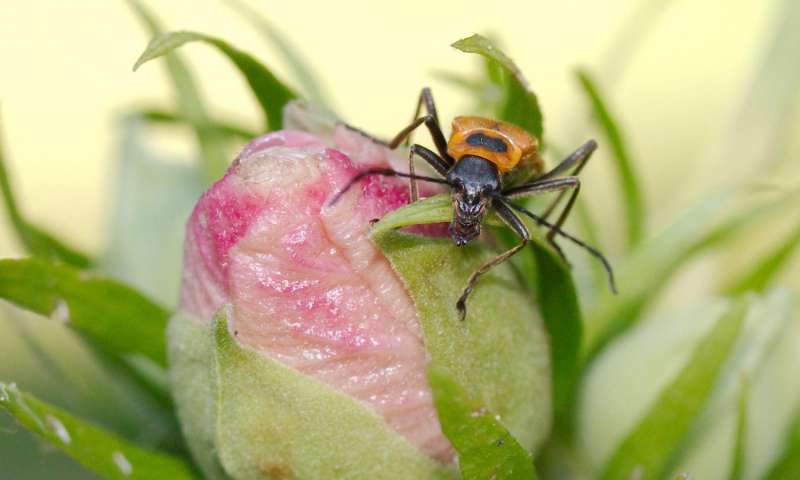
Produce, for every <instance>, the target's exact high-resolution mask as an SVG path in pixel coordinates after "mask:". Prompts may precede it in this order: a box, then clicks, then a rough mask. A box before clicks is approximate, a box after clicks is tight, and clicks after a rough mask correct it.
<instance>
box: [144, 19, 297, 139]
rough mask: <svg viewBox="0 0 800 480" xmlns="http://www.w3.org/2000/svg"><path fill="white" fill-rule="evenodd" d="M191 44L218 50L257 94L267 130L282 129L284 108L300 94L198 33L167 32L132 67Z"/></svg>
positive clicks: (242, 54) (224, 44)
mask: <svg viewBox="0 0 800 480" xmlns="http://www.w3.org/2000/svg"><path fill="white" fill-rule="evenodd" d="M189 42H204V43H207V44H208V45H212V46H214V47H216V48H217V49H218V50H219V51H220V52H222V53H223V54H224V55H225V56H227V57H228V59H229V60H230V61H231V62H233V64H234V65H236V67H237V68H238V69H239V71H240V72H241V73H242V75H243V76H244V78H245V80H247V83H248V84H249V85H250V88H251V89H252V91H253V95H255V97H256V100H257V101H258V103H259V105H261V110H262V112H263V114H264V117H265V122H264V123H265V125H266V130H267V131H273V130H279V129H280V128H281V126H282V125H283V107H284V105H286V104H287V103H288V102H289V101H290V100H292V99H294V98H297V95H295V93H294V92H293V91H292V90H290V89H289V87H287V86H286V85H284V84H283V83H282V82H281V81H280V80H278V79H277V78H276V77H275V75H273V74H272V72H270V71H269V70H268V69H267V68H266V67H265V66H264V65H262V64H261V63H259V62H258V60H256V59H255V58H253V57H252V56H250V55H249V54H247V53H245V52H243V51H241V50H239V49H237V48H235V47H233V46H231V45H230V44H229V43H227V42H225V41H223V40H220V39H218V38H215V37H212V36H209V35H204V34H202V33H196V32H168V33H164V34H161V35H158V36H156V37H155V38H153V39H152V40H151V41H150V44H149V45H148V46H147V49H145V51H144V52H143V53H142V55H141V56H140V57H139V59H138V60H137V61H136V63H135V64H134V66H133V69H134V70H136V69H137V68H139V67H140V66H141V65H142V64H144V63H147V62H149V61H150V60H153V59H155V58H158V57H161V56H163V55H166V54H168V53H170V52H172V51H173V50H175V49H176V48H178V47H180V46H182V45H184V44H186V43H189Z"/></svg>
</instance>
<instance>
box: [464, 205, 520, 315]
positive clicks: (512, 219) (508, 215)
mask: <svg viewBox="0 0 800 480" xmlns="http://www.w3.org/2000/svg"><path fill="white" fill-rule="evenodd" d="M492 207H493V208H494V209H495V211H496V212H497V215H499V216H500V218H501V219H502V220H503V221H504V222H505V223H506V224H507V225H508V226H509V227H511V229H512V230H514V232H515V233H516V234H517V235H519V237H520V238H521V239H522V242H520V243H519V244H518V245H516V246H514V247H512V248H510V249H509V250H506V251H505V252H503V253H501V254H500V255H498V256H496V257H494V258H493V259H491V260H489V261H488V262H486V263H484V264H483V265H481V266H480V267H478V269H477V270H475V271H474V272H472V275H470V276H469V280H468V281H467V287H466V288H465V289H464V292H463V293H462V294H461V296H460V297H459V298H458V301H457V302H456V309H457V310H458V313H459V316H460V319H461V320H464V318H466V316H467V305H466V302H467V298H468V297H469V295H470V294H471V293H472V290H473V289H474V288H475V284H477V283H478V280H480V278H481V276H482V275H483V274H484V273H486V272H488V271H489V270H491V269H492V268H494V267H495V266H497V265H499V264H501V263H503V262H505V261H506V260H508V259H509V258H511V257H512V256H513V255H514V254H515V253H517V252H519V251H520V250H522V249H523V248H525V246H526V245H527V244H528V241H529V240H530V238H531V237H530V233H529V232H528V229H527V227H525V224H524V223H523V222H522V220H520V218H519V217H518V216H517V215H516V214H515V213H514V212H513V211H512V210H511V209H510V208H509V207H507V206H506V205H505V204H504V203H503V202H501V201H497V200H493V201H492Z"/></svg>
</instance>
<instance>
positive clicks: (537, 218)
mask: <svg viewBox="0 0 800 480" xmlns="http://www.w3.org/2000/svg"><path fill="white" fill-rule="evenodd" d="M495 198H498V199H499V200H500V201H501V202H502V203H503V204H504V205H507V206H508V207H510V208H513V209H514V210H516V211H518V212H520V213H522V214H523V215H526V216H528V217H530V218H531V219H533V221H535V222H536V223H537V224H539V225H541V226H543V227H547V228H550V229H552V230H553V231H554V232H556V233H557V234H559V235H561V236H562V237H564V238H566V239H568V240H571V241H572V242H574V243H575V244H576V245H578V246H580V247H583V248H584V249H585V250H586V251H588V252H589V253H590V254H592V255H593V256H594V257H596V258H597V259H598V260H600V262H601V263H602V264H603V268H604V269H605V271H606V274H607V275H608V284H609V286H610V287H611V291H612V292H614V294H616V293H617V282H616V281H615V280H614V270H613V269H612V268H611V264H610V263H609V261H608V260H607V259H606V257H605V255H603V254H602V253H600V250H598V249H596V248H594V247H592V246H591V245H589V244H587V243H586V242H584V241H583V240H581V239H579V238H576V237H573V236H572V235H570V234H569V233H567V232H565V231H564V230H562V229H560V228H559V227H557V226H555V225H553V224H552V223H550V222H548V221H547V220H545V219H544V218H542V217H540V216H538V215H536V214H535V213H533V212H530V211H528V210H527V209H525V208H523V207H520V206H519V205H515V204H514V203H512V202H510V201H508V199H507V198H505V197H503V196H501V195H498V196H497V197H495Z"/></svg>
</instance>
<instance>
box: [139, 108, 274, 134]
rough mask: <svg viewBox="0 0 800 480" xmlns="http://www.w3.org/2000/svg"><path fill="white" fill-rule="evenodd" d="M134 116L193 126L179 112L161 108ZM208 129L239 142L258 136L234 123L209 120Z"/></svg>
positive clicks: (146, 109) (143, 111) (170, 123)
mask: <svg viewBox="0 0 800 480" xmlns="http://www.w3.org/2000/svg"><path fill="white" fill-rule="evenodd" d="M131 115H133V116H136V117H139V118H142V119H144V120H145V121H148V122H151V123H163V124H167V125H188V126H190V127H191V126H192V125H193V124H192V119H190V118H189V117H186V116H184V115H181V114H180V113H178V112H172V111H169V110H163V109H160V108H145V109H142V110H138V111H134V112H132V114H131ZM208 129H210V130H214V131H215V132H217V133H220V134H222V135H224V136H226V137H232V138H236V139H239V140H246V141H249V140H252V139H254V138H255V137H257V136H258V133H256V132H255V131H253V130H250V129H248V128H247V127H244V126H241V125H236V124H235V123H233V122H227V121H217V120H209V122H208Z"/></svg>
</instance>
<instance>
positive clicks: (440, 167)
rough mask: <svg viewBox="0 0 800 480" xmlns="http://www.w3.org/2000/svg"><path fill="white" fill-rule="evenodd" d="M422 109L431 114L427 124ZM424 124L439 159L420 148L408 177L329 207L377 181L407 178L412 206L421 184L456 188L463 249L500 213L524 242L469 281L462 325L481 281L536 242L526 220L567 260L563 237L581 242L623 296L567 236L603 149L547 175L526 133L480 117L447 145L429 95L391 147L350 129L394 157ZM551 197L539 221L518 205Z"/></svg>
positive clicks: (453, 233)
mask: <svg viewBox="0 0 800 480" xmlns="http://www.w3.org/2000/svg"><path fill="white" fill-rule="evenodd" d="M423 105H424V106H425V110H426V114H425V115H423V116H420V115H419V114H420V110H421V107H422V106H423ZM422 124H425V126H426V127H427V128H428V130H429V131H430V134H431V137H432V138H433V143H434V145H435V147H436V150H437V152H438V153H437V152H434V151H433V150H430V149H428V148H426V147H424V146H422V145H419V144H413V145H411V146H410V148H409V156H408V170H409V172H408V173H404V172H398V171H396V170H393V169H391V168H373V169H368V170H364V171H362V172H359V173H358V174H356V175H355V176H354V177H353V178H351V179H350V181H349V182H348V183H347V184H346V185H345V186H344V188H342V189H341V190H340V191H339V192H337V193H336V195H334V196H333V197H332V199H331V201H330V202H329V203H328V204H329V205H333V204H334V203H336V201H337V200H338V199H339V198H340V197H341V196H342V195H343V194H344V193H345V192H347V191H348V190H349V189H350V188H351V187H352V186H353V185H355V184H356V183H358V182H359V181H360V180H362V179H363V178H365V177H368V176H371V175H382V176H394V177H404V178H408V179H409V181H410V187H409V188H410V190H411V200H412V202H414V201H416V200H417V199H418V197H419V193H418V189H417V183H416V182H417V181H418V180H421V181H426V182H432V183H438V184H442V185H447V186H449V187H450V195H451V199H452V203H453V220H452V221H451V223H450V225H449V232H450V237H451V239H452V241H453V243H454V244H455V245H457V246H462V245H466V244H467V243H469V242H470V241H472V240H473V239H474V238H476V237H477V236H478V235H480V233H481V224H482V222H483V219H484V218H485V216H486V212H487V210H489V209H492V210H494V212H495V213H496V214H497V216H498V217H500V219H501V220H502V221H503V222H504V223H505V224H506V225H508V227H510V228H511V230H513V231H514V232H515V233H516V234H517V235H518V236H519V238H520V240H521V242H520V243H519V244H517V245H515V246H514V247H512V248H510V249H509V250H506V251H505V252H503V253H500V254H499V255H497V256H496V257H495V258H493V259H491V260H489V261H487V262H486V263H484V264H482V265H481V266H479V267H478V269H477V270H475V271H474V272H473V273H472V274H471V275H470V277H469V280H468V281H467V286H466V287H465V288H464V291H463V293H462V294H461V296H460V297H459V299H458V301H457V302H456V309H457V310H458V312H459V314H460V318H461V320H463V319H464V318H465V317H466V301H467V299H468V298H469V295H470V294H471V293H472V290H473V289H474V288H475V285H476V284H477V283H478V280H479V279H480V277H481V276H482V275H484V274H485V273H486V272H488V271H489V270H491V269H492V268H493V267H494V266H496V265H498V264H500V263H502V262H504V261H505V260H508V259H509V258H511V257H512V256H513V255H514V254H516V253H518V252H519V251H520V250H522V249H523V248H524V247H525V246H526V245H527V244H528V242H529V241H530V232H529V231H528V228H527V227H526V226H525V223H524V222H523V221H522V219H521V218H520V217H519V214H522V215H524V216H527V217H529V218H531V219H532V220H533V221H534V222H536V223H537V224H538V225H540V226H543V227H547V228H549V231H548V233H547V235H546V239H547V241H548V243H550V244H551V245H552V246H553V247H554V249H555V250H556V251H557V252H558V253H559V255H561V256H562V258H563V257H564V255H563V252H562V251H561V248H560V247H559V246H558V244H556V242H555V240H554V238H555V236H556V235H559V236H561V237H564V238H566V239H568V240H570V241H572V242H574V243H575V244H577V245H579V246H580V247H582V248H584V249H585V250H587V251H588V252H589V253H590V254H592V255H593V256H595V257H597V258H598V259H599V260H600V262H601V263H602V264H603V268H604V269H605V271H606V273H607V275H608V281H609V285H610V288H611V290H612V291H613V292H614V293H616V285H615V281H614V274H613V270H612V268H611V265H610V263H609V262H608V260H607V259H606V258H605V256H604V255H603V254H602V253H601V252H600V251H599V250H597V249H596V248H594V247H592V246H590V245H588V244H587V243H585V242H583V241H582V240H580V239H578V238H577V237H575V236H573V235H571V234H569V233H567V232H565V231H564V230H563V229H562V228H561V227H562V225H563V224H564V222H565V221H566V219H567V216H568V215H569V213H570V211H571V210H572V207H573V205H574V204H575V200H576V199H577V196H578V193H579V191H580V185H581V183H580V179H579V178H578V174H579V173H580V171H581V170H582V169H583V167H584V166H585V165H586V162H587V161H588V160H589V158H590V157H591V155H592V153H593V152H594V151H595V150H596V149H597V142H595V141H594V140H589V141H587V142H586V143H584V144H583V145H581V146H580V147H578V148H577V149H576V150H575V151H574V152H573V153H572V154H570V155H569V156H567V157H566V158H565V159H564V160H562V161H561V162H560V163H559V164H558V165H556V166H555V167H554V168H553V169H551V170H549V171H545V169H544V161H543V160H542V158H541V157H540V156H539V141H538V139H537V138H536V137H535V136H533V135H531V134H530V133H528V132H527V131H526V130H524V129H523V128H520V127H518V126H516V125H513V124H511V123H508V122H502V121H499V120H491V119H487V118H483V117H475V116H463V117H456V118H454V119H453V123H452V132H451V134H450V137H449V138H445V136H444V133H443V132H442V128H441V126H440V124H439V117H438V115H437V113H436V105H435V103H434V101H433V95H432V93H431V90H430V89H429V88H427V87H426V88H423V89H422V92H421V93H420V96H419V100H418V101H417V109H416V111H415V113H414V121H413V122H411V124H409V125H408V126H407V127H406V128H404V129H403V130H402V131H400V133H398V134H397V135H396V136H395V137H394V139H392V141H390V142H384V141H382V140H380V139H377V138H375V137H373V136H371V135H369V134H367V133H366V132H364V131H362V130H359V129H357V128H355V127H352V126H349V125H345V126H347V128H349V129H351V130H354V131H356V132H358V133H359V134H361V135H363V136H365V137H366V138H368V139H370V140H372V141H374V142H376V143H379V144H381V145H383V146H385V147H388V148H390V149H392V150H394V149H396V148H398V147H399V146H400V145H401V144H402V143H403V142H404V141H407V140H408V139H409V137H410V135H411V133H412V132H413V131H414V130H416V129H417V128H418V127H419V126H421V125H422ZM416 157H419V158H422V159H423V160H425V161H426V162H427V163H428V165H430V166H431V167H432V168H433V170H434V171H436V173H438V174H439V175H440V176H441V178H437V177H431V176H425V175H417V174H416V172H415V169H414V159H415V158H416ZM570 170H572V171H571V172H570ZM568 173H569V174H568ZM570 190H571V194H570V196H569V199H568V200H567V204H566V206H565V207H564V209H563V210H562V211H561V213H560V215H559V216H558V219H557V220H556V221H555V223H551V222H549V221H547V217H548V216H549V215H550V214H551V213H552V212H553V211H554V210H555V207H556V206H557V204H558V203H559V202H560V200H561V199H562V197H563V195H564V194H565V193H566V192H567V191H570ZM547 192H560V194H559V196H558V197H557V198H556V199H555V201H554V202H553V203H552V204H551V205H550V207H549V208H547V209H546V211H545V212H544V213H543V214H542V215H537V214H535V213H533V212H531V211H530V210H528V209H526V208H524V207H522V206H520V205H517V204H515V203H514V202H512V200H513V199H516V198H521V197H526V196H531V195H538V194H542V193H547Z"/></svg>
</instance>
